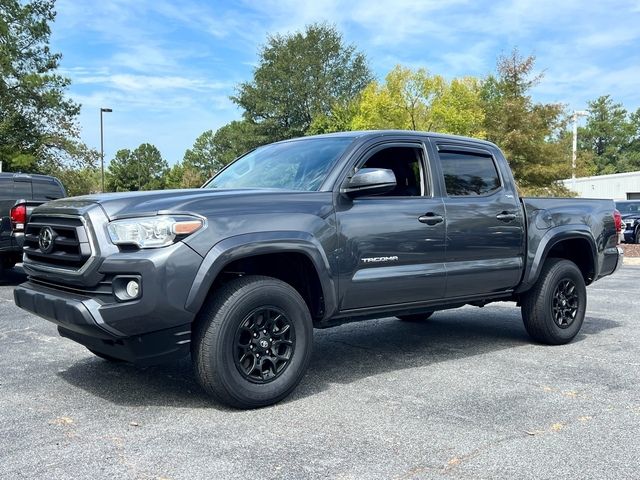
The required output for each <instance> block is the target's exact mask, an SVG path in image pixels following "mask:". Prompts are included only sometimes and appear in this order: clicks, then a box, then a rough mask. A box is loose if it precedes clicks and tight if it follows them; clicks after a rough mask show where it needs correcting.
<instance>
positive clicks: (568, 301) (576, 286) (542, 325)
mask: <svg viewBox="0 0 640 480" xmlns="http://www.w3.org/2000/svg"><path fill="white" fill-rule="evenodd" d="M586 308H587V289H586V286H585V283H584V278H583V276H582V272H580V269H579V268H578V267H577V266H576V264H575V263H573V262H570V261H569V260H563V259H558V258H551V259H548V260H547V261H546V262H545V264H544V266H543V268H542V272H541V273H540V277H539V278H538V281H537V282H536V283H535V285H534V286H533V288H532V289H531V290H530V291H529V292H527V293H526V294H525V295H524V297H523V299H522V320H523V321H524V326H525V328H526V330H527V333H529V335H530V336H531V338H533V339H534V340H536V341H538V342H540V343H545V344H548V345H562V344H565V343H569V342H570V341H571V340H573V339H574V338H575V336H576V335H577V334H578V332H579V331H580V328H581V327H582V323H583V321H584V315H585V311H586Z"/></svg>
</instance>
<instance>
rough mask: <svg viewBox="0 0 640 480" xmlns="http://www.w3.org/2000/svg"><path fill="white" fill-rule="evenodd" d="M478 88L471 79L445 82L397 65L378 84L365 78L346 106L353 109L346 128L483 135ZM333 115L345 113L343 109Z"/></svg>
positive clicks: (423, 70) (422, 71)
mask: <svg viewBox="0 0 640 480" xmlns="http://www.w3.org/2000/svg"><path fill="white" fill-rule="evenodd" d="M480 87H481V85H480V82H479V80H477V79H475V78H471V77H467V78H460V79H454V80H452V81H451V82H447V81H446V80H445V79H444V78H443V77H441V76H440V75H432V74H430V73H429V72H428V71H427V70H425V69H418V70H415V71H412V70H410V69H408V68H404V67H401V66H399V65H398V66H396V67H395V68H394V69H393V70H391V71H390V72H389V74H388V75H387V76H386V78H385V82H384V83H383V84H378V83H377V82H372V83H370V84H369V85H368V86H367V87H366V88H365V89H364V91H363V92H362V94H361V95H360V96H359V97H358V100H357V102H356V104H355V107H352V108H348V109H346V112H352V114H353V115H352V118H351V120H350V122H348V127H349V128H348V129H352V130H369V129H386V128H397V129H406V130H423V131H438V132H442V133H452V134H458V135H469V136H476V137H482V136H483V135H484V131H483V121H484V112H483V110H482V104H481V101H480ZM338 112H340V110H339V111H338ZM334 117H337V118H340V117H343V118H344V114H342V115H340V114H334ZM336 123H337V122H336Z"/></svg>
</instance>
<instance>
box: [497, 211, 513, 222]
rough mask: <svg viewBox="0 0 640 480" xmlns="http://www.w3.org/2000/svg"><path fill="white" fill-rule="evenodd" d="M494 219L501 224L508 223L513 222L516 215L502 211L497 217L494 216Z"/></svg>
mask: <svg viewBox="0 0 640 480" xmlns="http://www.w3.org/2000/svg"><path fill="white" fill-rule="evenodd" d="M496 218H497V219H498V220H500V221H501V222H505V223H509V222H512V221H513V220H515V219H516V214H515V213H509V212H507V211H504V212H502V213H499V214H498V215H496Z"/></svg>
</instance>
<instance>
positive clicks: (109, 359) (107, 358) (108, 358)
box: [87, 348, 124, 363]
mask: <svg viewBox="0 0 640 480" xmlns="http://www.w3.org/2000/svg"><path fill="white" fill-rule="evenodd" d="M87 350H89V351H90V352H91V353H93V354H94V355H95V356H96V357H100V358H101V359H103V360H105V361H107V362H111V363H123V362H124V360H120V359H119V358H116V357H112V356H111V355H107V354H105V353H101V352H96V351H95V350H91V349H90V348H87Z"/></svg>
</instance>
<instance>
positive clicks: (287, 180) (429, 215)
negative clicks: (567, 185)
mask: <svg viewBox="0 0 640 480" xmlns="http://www.w3.org/2000/svg"><path fill="white" fill-rule="evenodd" d="M613 212H614V204H613V201H611V200H585V199H556V198H520V197H519V196H518V191H517V188H516V184H515V182H514V179H513V176H512V174H511V171H510V169H509V166H508V164H507V161H506V159H505V157H504V156H503V154H502V153H501V151H500V150H499V149H498V148H497V147H496V146H495V145H494V144H492V143H489V142H486V141H481V140H475V139H470V138H463V137H456V136H448V135H440V134H432V133H420V132H405V131H369V132H347V133H339V134H331V135H321V136H313V137H305V138H299V139H293V140H287V141H282V142H278V143H274V144H270V145H266V146H263V147H260V148H257V149H255V150H253V151H251V152H249V153H247V154H245V155H243V156H242V157H240V158H238V159H237V160H236V161H234V162H233V163H231V164H230V165H228V166H227V167H226V168H224V169H223V170H222V171H220V172H219V173H218V174H216V175H215V176H214V177H213V178H212V179H211V180H209V181H208V182H207V183H206V184H205V185H204V186H203V187H202V188H200V189H190V190H166V191H148V192H130V193H113V194H99V195H89V196H83V197H76V198H69V199H60V200H56V201H53V202H49V203H47V204H45V205H42V206H40V207H37V208H36V209H35V210H34V212H33V214H32V216H31V219H30V221H29V223H28V224H27V226H26V232H25V247H24V269H25V271H26V272H27V274H28V280H27V282H26V283H24V284H22V285H20V286H18V287H17V288H16V289H15V302H16V304H17V305H18V306H20V307H21V308H23V309H25V310H28V311H30V312H33V313H35V314H37V315H39V316H41V317H43V318H45V319H47V320H50V321H51V322H54V323H55V324H57V326H58V331H59V333H60V335H62V336H63V337H67V338H69V339H71V340H74V341H76V342H78V343H80V344H82V345H84V346H86V347H87V348H88V349H89V350H90V351H92V352H93V353H95V354H96V355H98V356H99V357H102V358H105V359H107V360H112V361H123V360H124V361H128V362H134V363H138V364H150V363H155V362H160V361H164V360H169V359H173V358H177V357H181V356H185V355H190V356H191V359H192V362H193V365H194V370H195V374H196V377H197V379H198V381H199V383H200V384H201V385H202V387H203V388H204V389H205V390H206V391H207V392H208V393H210V394H211V395H212V396H213V397H215V398H216V399H217V400H218V401H220V402H223V403H225V404H228V405H231V406H234V407H239V408H254V407H261V406H265V405H269V404H272V403H275V402H277V401H279V400H281V399H283V398H284V397H286V396H287V395H288V394H289V393H290V392H291V391H292V390H293V389H294V388H295V387H296V385H297V384H298V383H299V382H300V380H301V378H302V377H303V375H304V373H305V370H306V368H307V366H308V364H309V359H310V357H311V350H312V343H313V329H314V328H324V327H330V326H333V325H338V324H340V323H344V322H348V321H356V320H364V319H367V318H379V317H384V316H396V317H398V318H399V319H401V320H405V321H420V320H425V319H427V318H428V317H429V316H430V315H431V314H432V313H433V312H435V311H437V310H443V309H449V308H456V307H461V306H463V305H467V304H470V305H476V306H483V305H486V304H488V303H490V302H495V301H511V302H515V303H516V304H517V305H518V306H520V308H521V310H522V318H523V320H524V326H525V328H526V330H527V332H528V333H529V335H530V336H531V337H532V339H533V340H534V341H536V342H540V343H544V344H553V345H557V344H564V343H567V342H569V341H571V340H572V339H573V338H574V337H575V336H576V335H577V334H578V332H579V331H580V327H581V326H582V323H583V320H584V317H585V309H586V306H587V292H586V288H585V287H586V286H587V285H589V284H591V283H593V282H594V281H596V280H598V279H600V278H602V277H604V276H606V275H610V274H612V273H613V272H615V271H616V269H617V268H618V267H619V266H620V265H621V263H622V251H621V249H620V248H619V247H618V245H617V243H618V242H617V234H616V227H615V223H614V215H613ZM345 368H349V367H348V365H346V366H345Z"/></svg>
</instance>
